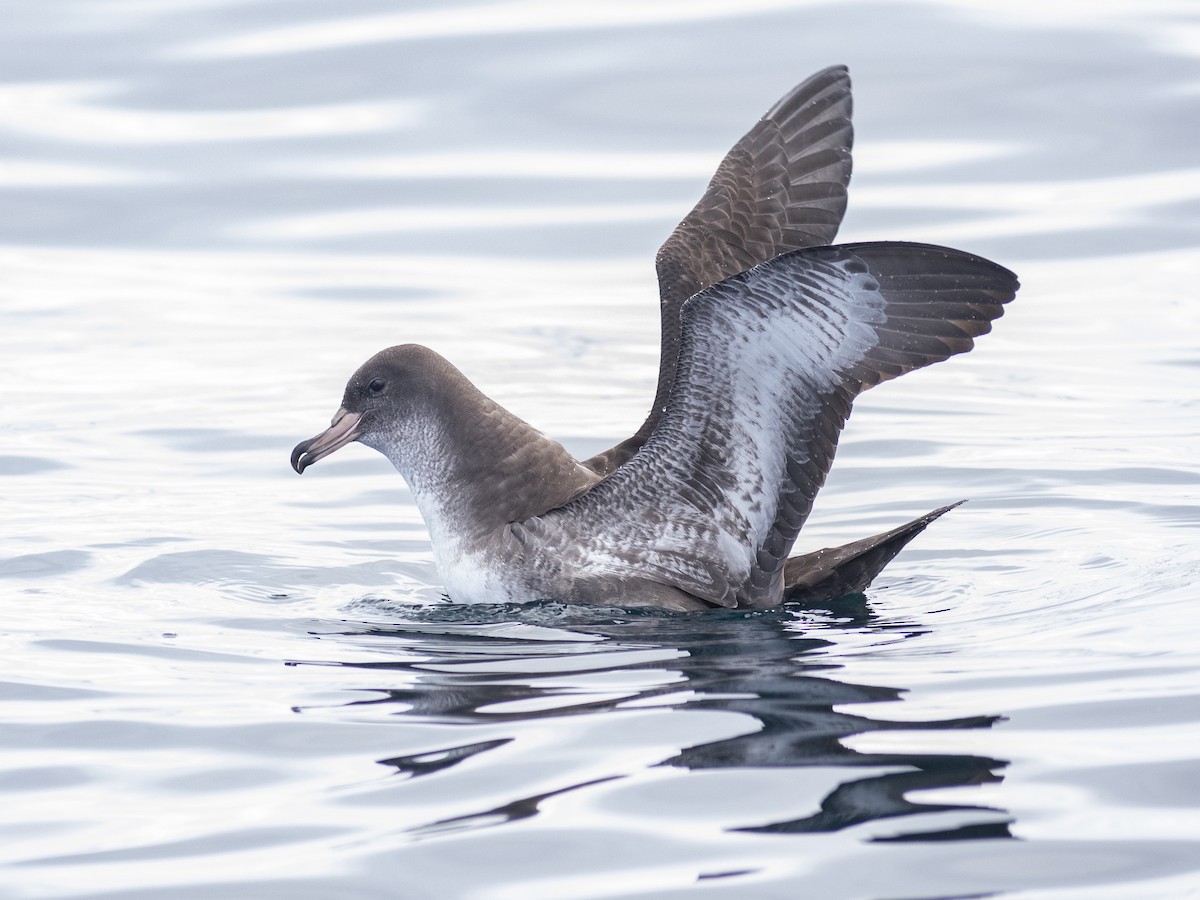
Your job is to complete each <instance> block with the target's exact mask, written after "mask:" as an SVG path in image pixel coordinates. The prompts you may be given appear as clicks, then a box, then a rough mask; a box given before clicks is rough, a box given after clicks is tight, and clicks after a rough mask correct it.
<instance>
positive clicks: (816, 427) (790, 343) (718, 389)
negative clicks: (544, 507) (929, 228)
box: [525, 242, 1018, 606]
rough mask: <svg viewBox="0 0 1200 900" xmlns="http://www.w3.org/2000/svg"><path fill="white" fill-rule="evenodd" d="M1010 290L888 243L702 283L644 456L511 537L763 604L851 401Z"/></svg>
mask: <svg viewBox="0 0 1200 900" xmlns="http://www.w3.org/2000/svg"><path fill="white" fill-rule="evenodd" d="M1017 287H1018V284H1017V280H1016V277H1015V276H1014V275H1013V274H1012V273H1011V272H1009V271H1008V270H1007V269H1004V268H1001V267H1000V266H998V265H996V264H995V263H991V262H989V261H987V260H985V259H981V258H980V257H977V256H972V255H971V254H968V253H962V252H960V251H957V250H949V249H946V248H944V247H933V246H928V245H923V244H905V243H891V242H888V243H875V244H848V245H844V246H840V247H816V248H809V249H806V250H799V251H795V252H792V253H789V254H787V255H785V256H782V257H779V258H777V259H775V260H773V261H771V262H768V263H764V264H762V265H760V266H758V267H757V268H755V269H752V270H750V271H748V272H744V273H742V274H739V275H736V276H734V277H733V278H730V279H728V280H726V281H723V282H721V283H720V284H717V285H714V286H713V287H710V288H708V289H707V290H705V291H703V292H701V293H700V294H698V295H696V296H695V297H693V298H692V299H691V300H689V301H688V302H687V303H686V304H685V305H684V307H683V318H682V324H683V328H682V341H681V346H680V354H679V367H678V371H677V373H676V380H675V384H674V386H673V389H672V392H671V395H670V400H669V401H668V403H667V407H666V410H665V411H664V413H663V416H662V419H661V421H660V422H659V423H658V427H657V428H656V429H655V430H654V433H653V434H652V435H651V437H650V438H649V440H648V441H647V442H646V444H645V446H644V447H643V448H642V451H641V452H640V453H638V454H637V456H636V457H634V458H633V459H631V460H630V461H629V462H628V463H626V464H625V465H624V466H622V467H621V468H620V469H618V470H617V471H616V472H615V473H613V474H612V475H611V476H609V477H608V478H607V479H605V480H604V481H601V482H600V483H598V484H597V485H596V486H595V487H593V488H591V489H590V490H588V491H587V492H586V493H584V494H582V495H580V496H578V497H576V498H575V499H573V500H572V501H570V502H569V503H567V504H565V505H563V506H561V507H559V508H557V509H554V510H551V511H549V512H548V513H546V514H544V515H543V516H540V517H537V518H536V519H531V520H528V522H526V523H525V524H526V525H527V526H528V527H530V528H534V529H536V530H538V531H539V532H540V533H542V534H543V535H544V537H545V539H547V540H548V541H550V542H551V544H552V546H555V547H556V548H559V549H560V550H561V553H562V560H563V563H564V565H567V566H569V565H571V561H572V560H573V559H574V555H575V554H579V555H580V559H584V558H586V559H588V560H590V561H591V564H593V565H594V563H595V561H596V560H603V559H605V558H611V559H612V561H613V563H612V564H613V572H614V574H620V573H626V574H628V573H636V575H637V576H638V577H641V578H643V579H645V580H648V581H653V582H656V583H662V584H667V585H672V586H674V587H678V588H681V589H682V590H684V591H687V592H688V593H690V594H693V595H695V596H697V597H700V598H702V599H703V600H706V601H708V602H710V603H713V604H717V605H720V606H770V605H775V604H777V603H779V602H780V599H781V594H782V581H783V571H784V562H785V561H786V559H787V555H788V552H789V551H790V549H791V547H792V544H793V542H794V541H795V539H796V535H797V533H798V532H799V530H800V527H801V526H802V525H803V524H804V521H805V519H806V518H807V517H808V514H809V512H810V510H811V509H812V504H813V498H814V497H815V496H816V494H817V491H818V490H819V489H820V487H821V485H822V484H823V483H824V481H825V475H826V473H827V472H828V471H829V467H830V464H831V463H832V462H833V454H834V450H835V449H836V447H837V441H838V437H839V434H840V432H841V430H842V426H843V424H844V423H845V421H846V418H847V416H848V415H849V414H850V405H851V403H852V402H853V400H854V398H855V397H856V396H857V395H858V394H859V393H860V392H861V391H863V390H865V389H866V388H868V387H871V386H872V385H875V384H878V383H879V382H881V381H886V380H887V379H889V378H894V377H896V376H897V375H901V374H903V373H904V372H907V371H909V370H911V369H916V368H920V367H922V366H927V365H929V364H931V363H935V362H938V361H939V360H943V359H946V358H948V357H950V356H953V355H954V354H956V353H964V352H966V351H967V350H970V349H971V347H972V346H973V339H974V338H975V337H978V336H979V335H981V334H984V333H986V332H987V331H989V330H990V329H991V322H992V320H993V319H995V318H997V317H998V316H1000V315H1001V313H1002V312H1003V304H1005V303H1007V302H1008V301H1009V300H1011V299H1012V298H1013V296H1014V295H1015V293H1016V290H1017ZM560 535H561V538H560V537H559V536H560Z"/></svg>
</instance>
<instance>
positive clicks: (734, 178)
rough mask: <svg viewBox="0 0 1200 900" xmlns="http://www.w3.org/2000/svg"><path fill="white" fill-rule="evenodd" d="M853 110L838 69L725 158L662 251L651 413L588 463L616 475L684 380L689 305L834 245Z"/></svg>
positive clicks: (778, 107)
mask: <svg viewBox="0 0 1200 900" xmlns="http://www.w3.org/2000/svg"><path fill="white" fill-rule="evenodd" d="M850 114H851V97H850V76H849V74H848V73H847V71H846V67H845V66H832V67H831V68H828V69H824V70H822V71H820V72H818V73H817V74H816V75H813V76H812V77H811V78H809V79H808V80H807V81H805V82H803V83H802V84H800V85H798V86H797V87H795V88H793V89H792V91H791V92H790V93H789V94H788V95H787V96H786V97H784V98H783V99H781V100H780V101H779V102H778V103H776V104H775V105H774V106H773V107H771V109H770V110H768V112H767V114H766V115H764V116H763V117H762V119H760V120H759V122H758V124H756V125H755V126H754V127H753V128H752V129H750V131H749V133H747V134H746V136H745V137H743V138H742V139H741V140H740V141H738V143H737V145H736V146H734V148H733V149H732V150H730V151H729V153H728V155H727V156H726V157H725V159H723V160H722V161H721V165H720V166H719V167H718V168H717V172H716V174H715V175H714V176H713V179H712V181H711V182H709V185H708V190H706V191H705V192H704V196H703V197H701V198H700V202H699V203H697V204H696V206H695V207H694V208H693V209H692V211H691V212H690V213H688V215H687V216H686V217H685V218H684V220H683V221H682V222H680V223H679V225H678V227H676V229H675V231H674V232H672V233H671V236H670V237H669V238H667V240H666V243H664V244H663V245H662V248H661V249H660V250H659V251H658V257H657V259H656V265H657V268H658V290H659V299H660V303H661V311H662V350H661V355H660V360H659V373H658V388H657V393H656V395H655V398H654V405H653V407H652V408H651V410H650V414H649V416H647V418H646V421H645V422H644V423H643V424H642V427H641V428H639V429H638V432H637V434H635V435H634V436H633V437H631V438H629V439H628V440H626V441H624V442H622V443H621V444H618V445H617V446H616V447H613V448H611V449H610V450H606V451H605V452H604V453H601V454H599V455H597V456H594V457H592V458H591V459H589V460H588V461H587V462H585V463H584V465H585V466H587V467H588V468H590V469H592V470H593V471H595V472H598V473H599V474H601V475H606V474H608V473H609V472H612V471H613V470H614V469H616V468H617V467H618V466H620V465H621V464H623V463H624V462H625V461H626V460H628V459H629V458H630V457H631V456H633V454H634V453H636V452H637V450H638V448H639V447H641V446H642V444H643V443H644V442H645V441H646V439H647V438H648V437H649V436H650V433H651V432H652V431H654V426H655V425H656V424H657V422H658V419H659V416H661V415H662V411H663V409H664V407H665V405H666V402H667V395H668V393H669V391H670V387H671V384H672V382H673V380H674V377H675V365H676V361H677V359H678V356H679V337H680V329H679V311H680V308H681V307H682V306H683V303H684V301H686V300H687V299H688V298H689V297H691V296H692V295H693V294H695V293H697V292H698V291H701V290H703V289H704V288H706V287H708V286H710V285H713V284H716V283H717V282H718V281H722V280H724V279H725V278H728V277H729V276H731V275H736V274H737V273H739V272H744V271H745V270H747V269H749V268H752V267H753V266H756V265H758V264H759V263H763V262H766V261H767V260H769V259H774V258H775V257H776V256H779V255H780V254H782V253H786V252H788V251H790V250H798V249H800V248H802V247H815V246H821V245H824V244H831V243H833V239H834V237H835V236H836V235H837V230H838V226H839V225H840V224H841V222H842V216H843V215H844V214H845V212H846V185H847V184H848V183H849V182H850V167H851V157H850V148H851V145H852V144H853V140H854V130H853V127H852V126H851V124H850Z"/></svg>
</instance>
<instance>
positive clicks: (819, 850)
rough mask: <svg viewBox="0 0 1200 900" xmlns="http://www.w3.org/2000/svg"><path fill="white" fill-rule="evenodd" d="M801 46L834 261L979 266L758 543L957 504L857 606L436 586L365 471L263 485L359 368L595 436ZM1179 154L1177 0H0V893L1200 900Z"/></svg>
mask: <svg viewBox="0 0 1200 900" xmlns="http://www.w3.org/2000/svg"><path fill="white" fill-rule="evenodd" d="M335 6H336V8H335ZM735 10H736V12H735ZM839 62H844V63H847V64H849V65H850V67H851V71H852V74H853V76H854V78H855V90H856V122H857V128H858V144H857V147H856V175H855V180H854V183H853V185H852V187H851V203H850V212H849V214H848V216H847V219H846V223H845V227H844V229H843V231H842V237H843V238H844V239H846V240H873V239H884V238H894V239H907V240H918V241H932V242H938V243H946V244H950V245H953V246H957V247H961V248H963V249H967V250H971V251H975V252H978V253H981V254H984V255H987V256H990V257H992V258H994V259H996V260H998V261H1000V262H1002V263H1004V264H1005V265H1008V266H1009V267H1011V268H1013V269H1015V270H1016V271H1018V272H1019V273H1020V275H1021V277H1022V281H1023V284H1024V287H1023V290H1022V293H1021V294H1020V296H1019V297H1018V299H1017V301H1016V302H1015V303H1014V304H1013V305H1012V307H1011V309H1010V312H1009V314H1008V315H1007V316H1006V317H1005V318H1004V319H1003V320H1002V321H1001V322H999V323H998V327H997V328H996V331H995V333H994V334H993V335H990V336H989V337H987V338H986V339H984V340H982V341H981V342H980V345H979V347H978V349H977V350H976V352H974V353H972V354H971V355H970V356H969V357H965V358H962V359H958V360H955V361H952V362H951V363H949V364H946V365H944V366H938V367H935V368H934V369H932V370H928V371H923V372H919V373H915V374H914V375H911V376H907V377H905V378H904V379H902V380H901V381H899V382H897V383H891V384H888V385H885V386H883V387H881V388H880V389H879V390H876V391H872V392H871V393H870V394H868V395H866V396H865V397H864V398H863V399H862V400H861V401H860V402H859V404H857V406H856V410H855V415H854V417H853V419H852V421H851V423H850V426H849V429H848V431H847V433H846V436H845V438H844V441H843V444H842V449H841V451H840V454H839V458H838V462H837V465H836V466H835V468H834V474H833V476H832V477H831V479H830V482H829V485H828V487H827V488H826V489H825V491H824V492H823V493H822V494H821V497H820V498H819V501H818V507H817V511H816V513H815V514H814V516H813V518H812V520H811V524H810V526H809V528H808V529H807V530H806V532H805V534H804V535H803V536H802V538H801V549H811V548H814V547H819V546H825V545H827V544H831V543H834V542H839V541H846V540H851V539H853V538H856V537H860V536H863V535H865V534H868V533H872V532H874V531H878V530H882V529H884V528H886V527H890V526H891V525H894V524H897V523H899V522H901V521H904V520H907V519H909V518H911V517H913V516H916V515H918V514H920V513H922V512H925V511H927V510H929V509H932V508H933V507H935V506H938V505H941V504H944V503H948V502H952V501H954V500H958V499H961V498H964V497H966V498H970V501H971V502H970V503H968V504H967V505H966V506H964V507H962V508H961V509H959V510H957V511H955V512H954V513H953V514H952V515H951V516H948V517H947V518H945V519H943V520H941V521H939V522H938V523H937V524H936V525H934V526H933V527H931V528H930V530H929V531H928V532H927V533H926V534H925V535H923V536H922V537H921V538H920V539H919V540H918V541H917V542H915V543H914V544H913V545H912V546H911V547H910V549H908V550H907V551H906V552H905V553H904V554H903V555H902V556H901V557H900V558H899V559H898V560H897V561H896V562H895V563H894V564H893V565H892V566H891V567H890V568H889V569H888V570H887V572H886V573H885V574H884V576H883V577H882V578H881V579H880V580H879V582H878V583H877V584H876V586H875V587H874V588H873V589H872V590H871V591H870V592H869V595H868V596H867V597H866V598H858V599H850V600H846V601H843V602H841V603H839V604H835V605H834V607H833V608H830V609H824V610H788V611H775V612H768V613H757V614H750V615H745V614H740V613H739V614H730V613H713V614H711V615H691V616H665V615H630V614H627V613H622V612H621V611H619V610H616V609H613V610H595V609H580V608H569V607H563V606H561V605H556V604H549V603H542V604H534V605H530V606H527V607H506V606H495V607H461V606H455V605H452V604H446V603H443V602H442V601H441V593H440V588H439V585H438V581H437V577H436V573H435V571H434V569H433V565H432V557H431V554H430V549H429V544H428V541H427V538H426V534H425V531H424V529H423V526H422V524H421V521H420V518H419V516H418V514H417V512H416V509H415V507H414V506H413V504H412V502H411V498H410V495H409V494H408V492H407V490H406V489H405V487H404V484H403V481H402V480H401V479H400V478H399V477H398V476H397V475H395V473H394V472H393V471H392V470H391V468H390V466H389V465H388V464H387V463H386V461H384V460H383V459H382V457H378V456H376V455H374V454H372V453H371V452H370V451H368V450H366V449H365V448H361V447H352V448H349V449H347V450H344V451H342V452H341V453H339V454H338V455H337V457H335V458H333V459H331V460H329V461H328V462H326V463H323V464H322V465H321V466H319V467H318V468H316V469H314V470H313V472H312V473H310V474H309V475H306V476H305V477H304V478H297V477H296V476H295V475H294V474H293V473H292V472H291V470H290V469H289V468H288V464H287V457H288V453H289V450H290V448H291V446H292V445H293V444H294V443H295V442H296V441H297V440H299V439H301V438H304V437H307V436H309V435H311V434H313V433H315V432H316V431H317V430H319V429H320V428H321V427H323V425H324V424H325V422H326V421H327V420H328V417H329V415H330V414H331V413H332V412H333V410H334V409H335V408H336V406H337V405H338V401H339V398H340V394H341V389H342V384H343V382H344V379H345V378H346V376H347V375H348V374H349V373H350V372H351V371H353V370H354V369H355V368H356V367H357V365H358V364H359V363H360V362H361V361H363V360H364V359H365V358H366V357H367V356H369V355H370V354H371V353H373V352H374V351H376V350H378V349H380V348H381V347H384V346H387V345H389V344H393V343H400V342H404V341H418V342H422V343H427V344H430V345H431V346H434V347H435V348H436V349H438V350H440V351H441V352H442V353H444V354H445V355H446V356H448V357H449V358H451V359H452V360H454V361H456V362H457V363H458V364H459V365H460V366H461V367H463V368H464V369H465V370H466V371H467V373H468V374H469V375H470V376H471V377H472V378H473V379H474V380H475V381H476V382H477V383H478V384H480V385H481V386H483V387H484V389H485V390H487V391H488V392H489V393H491V394H492V395H493V396H495V397H496V398H497V399H499V400H500V401H501V402H503V403H505V404H506V405H508V406H509V407H510V408H512V409H514V410H515V411H517V412H518V413H520V414H522V415H523V416H525V417H526V418H528V419H530V420H532V421H533V422H535V423H536V424H537V425H538V426H539V427H541V428H543V429H544V430H546V431H547V432H549V433H551V434H554V435H555V436H558V437H560V438H562V439H564V440H566V441H567V442H568V444H569V445H570V446H572V447H573V448H577V449H578V450H579V452H580V453H588V452H591V451H592V450H595V449H599V448H601V447H603V446H607V445H609V444H611V443H613V442H614V441H615V440H617V439H619V438H621V437H623V436H625V435H627V434H628V433H630V432H631V431H632V429H633V428H634V427H636V425H637V424H638V423H639V422H640V421H641V418H642V415H643V413H644V410H645V407H646V404H647V403H648V401H649V398H650V396H651V394H652V393H653V381H654V376H655V371H656V355H657V321H656V316H657V310H656V304H655V299H654V298H655V288H654V279H653V267H652V259H653V254H654V251H655V249H656V248H657V246H658V243H659V242H660V241H661V239H662V238H663V237H664V236H665V235H666V234H667V233H668V232H669V231H670V229H671V227H672V226H673V225H674V223H675V222H676V221H677V220H678V219H679V217H680V216H681V215H682V214H683V213H684V211H685V210H686V209H688V208H689V207H690V205H691V204H692V203H693V202H694V201H695V199H696V197H698V195H699V193H700V191H701V190H702V187H703V184H704V183H705V181H706V180H707V178H708V176H709V175H710V174H711V171H712V169H713V167H714V166H715V164H716V162H717V161H718V160H719V158H720V157H721V155H722V154H723V153H724V152H725V150H726V149H727V148H728V147H729V146H730V145H731V144H732V143H733V141H734V140H736V138H737V137H738V136H740V135H741V134H742V133H743V132H744V131H745V130H746V129H747V128H748V127H749V126H750V124H751V123H752V122H753V121H754V120H755V119H756V118H757V117H758V116H759V115H760V114H761V113H762V112H763V111H764V110H765V109H766V108H767V107H768V106H770V105H771V103H773V102H774V100H775V99H776V97H778V96H779V95H780V94H782V93H783V92H784V91H785V90H787V89H788V88H789V87H791V86H792V85H793V84H795V83H796V82H798V81H799V80H800V79H802V78H803V77H805V76H807V75H808V74H809V73H811V72H813V71H815V70H816V69H818V68H820V67H823V66H826V65H830V64H833V63H839ZM1198 145H1200V8H1198V7H1197V6H1196V5H1195V4H1194V3H1180V2H1174V3H1172V2H1165V0H1163V2H1151V3H1140V4H1136V5H1135V4H1124V3H1032V2H1004V3H1001V2H995V3H983V2H979V3H971V2H954V0H945V2H913V3H905V4H880V3H870V2H842V3H821V2H785V0H752V2H749V3H742V4H731V3H715V2H709V0H690V2H682V0H654V2H632V0H629V2H606V3H603V4H584V3H551V2H547V0H512V2H502V3H478V4H471V3H432V2H428V3H408V4H395V3H384V2H377V0H347V2H342V3H339V4H336V5H332V4H322V3H316V2H309V0H294V2H268V0H207V2H205V0H58V2H55V3H53V4H47V3H40V2H36V0H13V2H9V3H7V4H4V5H3V6H0V210H2V212H3V214H2V215H0V404H2V407H3V413H4V415H3V423H4V424H3V432H2V434H3V437H2V440H0V516H2V518H0V611H2V616H3V618H2V622H0V723H2V724H0V837H2V839H0V896H3V897H5V898H8V897H12V898H35V897H36V898H43V897H46V898H50V897H77V898H83V897H92V898H99V897H122V898H134V897H171V898H176V897H178V898H210V897H217V896H221V897H239V898H241V897H246V898H267V897H280V898H283V897H286V898H289V900H294V898H308V897H311V898H370V897H380V898H413V900H441V898H458V897H462V898H480V900H503V898H520V900H525V898H608V897H640V898H676V897H685V896H686V897H689V898H690V897H705V898H709V897H712V898H729V900H740V898H794V897H800V896H806V897H819V898H945V897H968V896H969V897H982V896H988V897H1021V898H1031V897H1053V898H1063V900H1065V898H1080V900H1082V898H1108V897H1138V898H1143V897H1197V896H1200V650H1198V647H1200V611H1198V604H1200V596H1198V591H1197V587H1196V581H1197V577H1198V576H1200V553H1198V552H1197V545H1198V544H1200V540H1198V537H1200V530H1198V528H1200V464H1198V462H1197V458H1198V455H1200V453H1198V451H1200V440H1198V436H1200V435H1198V432H1200V427H1198V424H1200V377H1198V376H1200V302H1198V301H1197V287H1196V285H1197V284H1198V283H1200V256H1198V254H1197V252H1196V249H1195V248H1196V246H1197V243H1198V237H1200V162H1198V157H1197V150H1196V148H1197V146H1198Z"/></svg>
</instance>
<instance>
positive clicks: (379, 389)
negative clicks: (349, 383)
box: [367, 378, 387, 394]
mask: <svg viewBox="0 0 1200 900" xmlns="http://www.w3.org/2000/svg"><path fill="white" fill-rule="evenodd" d="M385 387H387V382H386V381H384V380H383V379H382V378H376V379H374V380H373V381H372V382H371V383H370V384H368V385H367V390H368V391H370V392H371V393H372V394H382V393H383V389H384V388H385Z"/></svg>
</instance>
